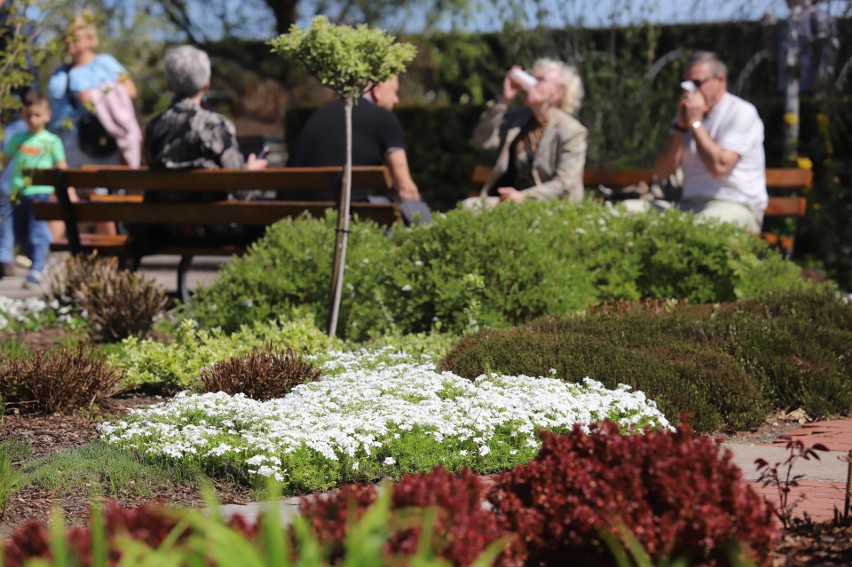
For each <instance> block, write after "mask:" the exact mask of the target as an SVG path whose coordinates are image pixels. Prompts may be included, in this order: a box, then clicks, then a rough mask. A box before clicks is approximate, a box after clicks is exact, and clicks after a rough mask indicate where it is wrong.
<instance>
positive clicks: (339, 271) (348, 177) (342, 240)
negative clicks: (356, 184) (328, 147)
mask: <svg viewBox="0 0 852 567" xmlns="http://www.w3.org/2000/svg"><path fill="white" fill-rule="evenodd" d="M353 104H354V99H353V97H352V96H351V95H350V96H347V97H346V106H345V111H346V165H345V166H344V168H343V182H342V183H341V184H340V208H339V209H338V211H337V234H336V236H335V241H334V265H333V267H332V274H331V298H330V300H329V303H330V305H329V315H328V336H329V337H333V336H335V334H336V333H337V316H338V314H339V313H340V295H341V290H342V289H343V270H344V267H345V265H346V241H347V237H348V236H349V203H350V202H351V200H352V106H353Z"/></svg>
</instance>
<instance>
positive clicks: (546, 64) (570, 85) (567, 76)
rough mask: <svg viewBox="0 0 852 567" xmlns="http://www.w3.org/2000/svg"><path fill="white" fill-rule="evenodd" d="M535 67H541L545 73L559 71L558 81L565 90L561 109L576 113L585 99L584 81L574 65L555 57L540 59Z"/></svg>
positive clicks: (560, 103)
mask: <svg viewBox="0 0 852 567" xmlns="http://www.w3.org/2000/svg"><path fill="white" fill-rule="evenodd" d="M533 68H534V69H541V70H542V72H544V73H549V72H551V71H556V72H557V73H558V76H559V79H558V82H559V84H560V85H562V88H563V89H564V91H565V92H563V93H562V98H561V99H559V108H560V109H561V110H563V111H564V112H566V113H568V114H574V113H575V112H577V111H578V110H579V109H580V103H581V102H582V101H583V94H584V91H583V81H582V80H581V79H580V75H578V74H577V70H576V69H574V67H572V66H571V65H568V64H567V63H563V62H562V61H556V60H554V59H539V60H537V61H536V62H535V65H533Z"/></svg>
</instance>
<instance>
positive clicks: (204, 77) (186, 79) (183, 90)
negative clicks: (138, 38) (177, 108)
mask: <svg viewBox="0 0 852 567" xmlns="http://www.w3.org/2000/svg"><path fill="white" fill-rule="evenodd" d="M166 82H168V84H169V88H170V89H171V91H172V92H173V93H174V95H175V98H179V99H180V98H192V97H194V96H195V95H197V94H198V93H200V92H201V91H202V90H203V89H204V86H205V85H207V84H208V83H209V82H210V57H208V56H207V54H206V53H205V52H203V51H201V50H200V49H198V48H197V47H193V46H191V45H181V46H179V47H174V48H172V49H170V50H169V51H168V53H166Z"/></svg>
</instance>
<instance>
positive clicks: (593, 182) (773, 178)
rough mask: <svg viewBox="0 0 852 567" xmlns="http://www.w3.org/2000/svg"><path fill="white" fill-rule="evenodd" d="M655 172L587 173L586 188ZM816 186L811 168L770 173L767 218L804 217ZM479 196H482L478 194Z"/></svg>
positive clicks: (630, 181) (789, 245) (775, 238)
mask: <svg viewBox="0 0 852 567" xmlns="http://www.w3.org/2000/svg"><path fill="white" fill-rule="evenodd" d="M492 169H493V168H492V167H490V166H482V165H479V166H476V168H474V170H473V175H471V182H473V183H474V184H475V185H476V186H477V187H481V186H482V185H484V184H485V182H486V181H488V178H489V177H491V171H492ZM653 174H654V172H653V171H652V170H650V169H625V170H611V171H610V170H602V169H587V170H585V171H583V185H585V186H586V187H592V188H597V187H599V186H601V185H603V186H604V187H609V188H610V189H620V188H623V187H627V186H629V185H634V184H636V183H640V182H643V181H644V182H645V183H651V178H652V177H653ZM811 183H813V171H811V170H809V169H796V168H781V169H767V170H766V189H767V191H768V192H769V204H768V206H767V207H766V212H765V213H764V215H763V216H764V219H771V218H790V217H793V218H801V217H804V216H805V211H806V210H807V204H808V203H807V197H806V196H805V193H807V192H808V191H809V190H810V188H811ZM477 194H478V193H477ZM761 237H762V238H763V239H764V240H765V241H766V242H767V243H768V244H769V245H770V246H777V247H779V248H781V250H782V251H783V252H784V254H785V255H787V256H789V255H790V254H792V252H793V244H794V239H795V237H794V236H791V235H781V236H779V235H778V234H775V233H773V232H763V233H762V234H761Z"/></svg>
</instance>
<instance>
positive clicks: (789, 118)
mask: <svg viewBox="0 0 852 567" xmlns="http://www.w3.org/2000/svg"><path fill="white" fill-rule="evenodd" d="M798 121H799V117H798V115H796V114H795V113H793V112H787V113H785V114H784V122H786V123H787V124H789V125H790V126H793V125H794V124H796V123H797V122H798Z"/></svg>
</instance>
